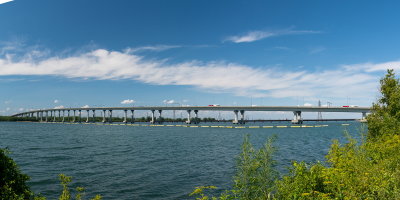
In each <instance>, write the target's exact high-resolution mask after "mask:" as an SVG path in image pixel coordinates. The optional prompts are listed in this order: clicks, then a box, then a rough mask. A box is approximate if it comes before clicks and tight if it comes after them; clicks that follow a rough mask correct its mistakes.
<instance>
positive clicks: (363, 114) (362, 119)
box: [359, 112, 367, 123]
mask: <svg viewBox="0 0 400 200" xmlns="http://www.w3.org/2000/svg"><path fill="white" fill-rule="evenodd" d="M359 121H360V122H362V123H365V122H367V113H366V112H362V116H361V119H360V120H359Z"/></svg>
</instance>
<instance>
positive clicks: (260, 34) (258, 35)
mask: <svg viewBox="0 0 400 200" xmlns="http://www.w3.org/2000/svg"><path fill="white" fill-rule="evenodd" d="M315 33H320V32H319V31H310V30H293V29H292V28H289V29H284V30H275V31H250V32H247V33H246V34H244V35H236V36H229V37H227V38H226V39H225V41H231V42H234V43H242V42H254V41H257V40H262V39H265V38H269V37H275V36H282V35H299V34H315Z"/></svg>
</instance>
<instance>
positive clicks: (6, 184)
mask: <svg viewBox="0 0 400 200" xmlns="http://www.w3.org/2000/svg"><path fill="white" fill-rule="evenodd" d="M9 154H10V151H8V150H7V149H0V199H4V200H17V199H18V200H21V199H31V197H33V193H32V192H31V190H30V188H29V186H28V185H27V184H26V181H28V180H29V176H28V175H26V174H23V173H22V172H21V170H20V169H19V167H18V166H17V163H15V161H14V160H13V159H11V158H10V157H9V156H8V155H9Z"/></svg>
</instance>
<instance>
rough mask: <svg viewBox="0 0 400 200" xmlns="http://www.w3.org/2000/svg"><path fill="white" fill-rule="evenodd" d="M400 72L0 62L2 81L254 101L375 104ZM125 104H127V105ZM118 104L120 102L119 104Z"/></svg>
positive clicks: (102, 59) (116, 58)
mask: <svg viewBox="0 0 400 200" xmlns="http://www.w3.org/2000/svg"><path fill="white" fill-rule="evenodd" d="M386 68H395V69H400V61H398V62H388V63H378V64H372V63H367V64H355V65H344V66H338V67H336V68H333V69H332V68H331V69H327V70H324V71H309V70H305V69H298V70H294V71H293V70H292V71H288V70H282V69H281V68H280V69H277V68H255V67H251V66H246V65H240V64H236V63H229V62H207V63H203V62H198V61H190V62H182V63H177V64H166V63H165V62H164V61H162V60H154V59H146V58H145V57H143V56H138V55H136V54H132V53H126V52H120V51H108V50H105V49H97V50H94V51H89V52H86V53H83V54H80V55H75V56H67V57H49V58H47V59H44V60H42V59H41V60H40V61H36V60H31V59H26V58H24V57H22V58H21V59H19V60H18V59H13V60H8V59H6V58H0V76H7V75H54V76H64V77H67V78H83V79H89V80H90V79H97V80H118V79H131V80H136V81H140V82H143V83H147V84H154V85H183V86H193V87H195V88H199V89H202V90H204V91H207V92H224V93H232V94H235V95H237V96H253V97H273V98H283V97H293V98H295V97H299V96H301V97H318V96H330V97H342V98H343V97H346V96H352V98H353V99H354V98H360V99H365V98H370V99H373V98H374V95H371V94H375V92H376V88H377V85H378V80H379V75H376V73H374V72H376V71H377V70H385V69H386ZM128 100H129V99H127V101H126V102H128ZM121 103H122V102H121Z"/></svg>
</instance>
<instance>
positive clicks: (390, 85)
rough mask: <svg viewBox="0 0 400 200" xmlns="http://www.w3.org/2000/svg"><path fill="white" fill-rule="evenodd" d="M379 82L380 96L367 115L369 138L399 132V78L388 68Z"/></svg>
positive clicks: (380, 137) (377, 137) (379, 137)
mask: <svg viewBox="0 0 400 200" xmlns="http://www.w3.org/2000/svg"><path fill="white" fill-rule="evenodd" d="M380 83H381V88H380V92H381V94H382V96H381V97H380V98H379V100H378V102H377V103H374V104H373V106H372V110H373V112H372V113H371V114H370V115H369V116H368V117H367V120H368V136H369V139H382V138H383V137H382V136H385V135H389V136H390V135H394V134H399V131H400V85H399V80H398V79H396V78H395V74H394V72H393V70H388V72H387V74H386V76H385V77H384V78H383V79H381V81H380Z"/></svg>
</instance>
